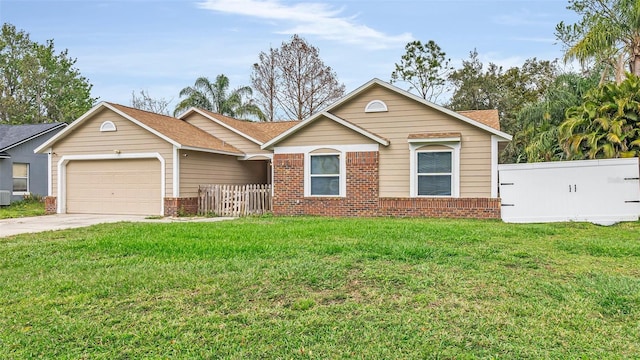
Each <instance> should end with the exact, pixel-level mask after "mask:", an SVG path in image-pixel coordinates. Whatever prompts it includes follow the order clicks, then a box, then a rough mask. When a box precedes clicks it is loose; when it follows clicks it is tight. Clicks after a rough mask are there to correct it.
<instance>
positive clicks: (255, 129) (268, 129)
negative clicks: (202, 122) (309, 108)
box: [198, 109, 299, 143]
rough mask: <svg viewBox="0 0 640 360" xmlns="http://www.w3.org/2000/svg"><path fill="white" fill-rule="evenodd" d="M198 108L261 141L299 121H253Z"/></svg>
mask: <svg viewBox="0 0 640 360" xmlns="http://www.w3.org/2000/svg"><path fill="white" fill-rule="evenodd" d="M198 110H200V111H202V112H203V113H205V114H207V115H209V116H211V117H213V118H215V119H217V120H219V121H221V122H223V123H225V124H226V125H228V126H230V127H232V128H234V129H236V130H238V131H240V132H242V133H243V134H245V135H247V136H249V137H251V138H253V139H255V140H258V141H259V142H261V143H265V142H267V141H269V140H271V139H273V138H274V137H276V136H278V135H280V134H281V133H283V132H285V131H286V130H288V129H289V128H291V127H293V126H295V125H296V124H297V123H299V121H274V122H255V121H249V120H238V119H234V118H232V117H229V116H225V115H221V114H218V113H214V112H212V111H209V110H204V109H198Z"/></svg>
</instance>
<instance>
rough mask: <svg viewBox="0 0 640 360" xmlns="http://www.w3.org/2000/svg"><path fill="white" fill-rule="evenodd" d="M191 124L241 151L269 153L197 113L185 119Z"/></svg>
mask: <svg viewBox="0 0 640 360" xmlns="http://www.w3.org/2000/svg"><path fill="white" fill-rule="evenodd" d="M185 121H187V122H188V123H190V124H191V125H194V126H197V127H199V128H200V129H202V130H204V131H206V132H208V133H209V134H211V135H213V136H215V137H217V138H218V139H220V140H222V141H225V142H227V143H229V144H231V145H233V146H235V147H237V148H238V149H240V150H241V151H243V152H245V153H249V154H269V153H271V152H270V151H268V150H262V149H260V145H258V144H256V143H254V142H253V141H251V140H249V139H247V138H245V137H243V136H241V135H238V134H236V133H234V132H233V131H231V130H229V129H227V128H225V127H224V126H222V125H220V124H218V123H216V122H214V121H212V120H211V119H207V118H206V117H204V116H202V115H201V114H198V113H193V114H191V115H190V116H189V117H187V118H186V119H185Z"/></svg>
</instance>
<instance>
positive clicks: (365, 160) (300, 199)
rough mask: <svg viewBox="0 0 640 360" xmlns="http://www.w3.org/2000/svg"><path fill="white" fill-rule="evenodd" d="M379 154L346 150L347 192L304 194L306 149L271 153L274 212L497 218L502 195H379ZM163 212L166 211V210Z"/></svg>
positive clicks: (280, 213)
mask: <svg viewBox="0 0 640 360" xmlns="http://www.w3.org/2000/svg"><path fill="white" fill-rule="evenodd" d="M378 164H379V153H378V152H377V151H371V152H347V153H346V168H347V174H346V176H347V178H346V185H347V189H346V196H345V197H305V196H304V154H275V155H274V158H273V166H274V179H273V184H274V198H273V213H274V214H275V215H321V216H347V217H354V216H365V217H372V216H396V217H451V218H480V219H499V218H500V199H489V198H380V197H379V187H380V186H379V176H378ZM165 211H166V210H165Z"/></svg>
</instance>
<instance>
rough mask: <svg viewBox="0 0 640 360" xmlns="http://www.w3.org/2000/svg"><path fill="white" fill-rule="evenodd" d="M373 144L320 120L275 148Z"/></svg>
mask: <svg viewBox="0 0 640 360" xmlns="http://www.w3.org/2000/svg"><path fill="white" fill-rule="evenodd" d="M374 143H375V142H374V141H373V140H371V139H369V138H367V137H365V136H363V135H360V134H358V133H357V132H355V131H353V130H351V129H349V128H347V127H344V126H342V125H340V124H338V123H336V122H335V121H333V120H330V119H327V118H321V119H318V120H316V121H314V122H313V123H312V124H310V125H307V126H306V127H304V128H303V129H301V130H300V131H298V132H296V133H295V134H294V135H292V136H291V137H289V138H287V139H285V140H283V141H281V142H279V143H278V144H277V146H306V145H350V144H374Z"/></svg>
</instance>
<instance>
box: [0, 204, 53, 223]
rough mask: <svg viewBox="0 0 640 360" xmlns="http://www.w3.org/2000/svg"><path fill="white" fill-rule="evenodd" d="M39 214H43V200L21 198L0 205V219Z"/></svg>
mask: <svg viewBox="0 0 640 360" xmlns="http://www.w3.org/2000/svg"><path fill="white" fill-rule="evenodd" d="M40 215H44V202H42V201H38V200H22V201H16V202H13V203H11V205H9V206H0V219H11V218H20V217H27V216H40Z"/></svg>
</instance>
